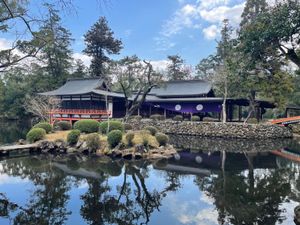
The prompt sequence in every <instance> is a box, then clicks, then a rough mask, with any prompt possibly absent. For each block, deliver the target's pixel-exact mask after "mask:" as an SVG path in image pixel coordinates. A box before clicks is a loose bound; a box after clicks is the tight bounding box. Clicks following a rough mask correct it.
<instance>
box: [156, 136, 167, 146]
mask: <svg viewBox="0 0 300 225" xmlns="http://www.w3.org/2000/svg"><path fill="white" fill-rule="evenodd" d="M155 138H156V140H157V142H158V143H159V145H160V146H165V145H166V144H168V142H169V137H168V135H166V134H163V133H157V134H156V135H155Z"/></svg>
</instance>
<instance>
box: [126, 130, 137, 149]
mask: <svg viewBox="0 0 300 225" xmlns="http://www.w3.org/2000/svg"><path fill="white" fill-rule="evenodd" d="M134 135H135V134H134V132H133V131H129V132H128V133H127V134H126V136H125V139H126V141H127V144H128V146H129V147H131V146H133V142H132V141H133V138H134Z"/></svg>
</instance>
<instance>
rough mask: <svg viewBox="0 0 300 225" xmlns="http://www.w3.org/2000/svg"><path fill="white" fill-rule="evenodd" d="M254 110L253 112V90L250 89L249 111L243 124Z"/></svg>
mask: <svg viewBox="0 0 300 225" xmlns="http://www.w3.org/2000/svg"><path fill="white" fill-rule="evenodd" d="M254 112H255V91H253V90H251V92H250V95H249V112H248V115H247V117H246V119H245V121H244V124H246V123H247V121H248V119H249V118H250V117H251V116H252V115H253V113H254Z"/></svg>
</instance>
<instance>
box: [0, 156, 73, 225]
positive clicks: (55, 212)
mask: <svg viewBox="0 0 300 225" xmlns="http://www.w3.org/2000/svg"><path fill="white" fill-rule="evenodd" d="M2 166H3V169H2V171H3V172H4V173H6V174H8V175H10V176H20V177H22V178H27V179H29V180H31V181H32V182H33V183H34V185H35V190H34V191H33V192H32V193H31V196H30V199H29V201H28V203H27V204H26V206H25V207H21V208H20V207H19V209H21V210H18V213H17V214H16V216H15V217H14V218H13V223H14V224H29V225H30V224H32V225H33V224H40V225H44V224H57V225H59V224H63V223H64V222H65V221H66V219H67V216H68V215H69V214H70V213H71V212H70V211H68V210H67V209H66V204H67V202H68V199H69V195H68V191H69V190H70V188H71V186H70V182H69V181H70V178H68V177H66V176H65V175H64V174H63V173H62V172H60V171H55V172H54V171H53V168H52V167H51V165H50V164H49V163H48V161H47V160H41V159H38V158H34V157H31V158H29V157H28V158H18V159H12V160H7V161H5V162H3V163H2ZM20 191H25V190H22V189H21V190H20ZM14 210H17V208H15V209H14ZM8 213H9V210H8V212H7V214H8ZM7 216H8V215H7Z"/></svg>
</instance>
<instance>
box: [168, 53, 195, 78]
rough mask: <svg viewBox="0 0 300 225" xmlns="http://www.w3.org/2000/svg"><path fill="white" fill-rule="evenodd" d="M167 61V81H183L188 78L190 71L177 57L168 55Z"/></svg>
mask: <svg viewBox="0 0 300 225" xmlns="http://www.w3.org/2000/svg"><path fill="white" fill-rule="evenodd" d="M168 60H169V64H168V67H167V73H168V78H169V80H185V79H187V78H188V77H189V75H190V71H189V69H188V68H187V67H186V66H185V65H184V60H183V59H182V58H181V57H180V56H179V55H169V56H168Z"/></svg>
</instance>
